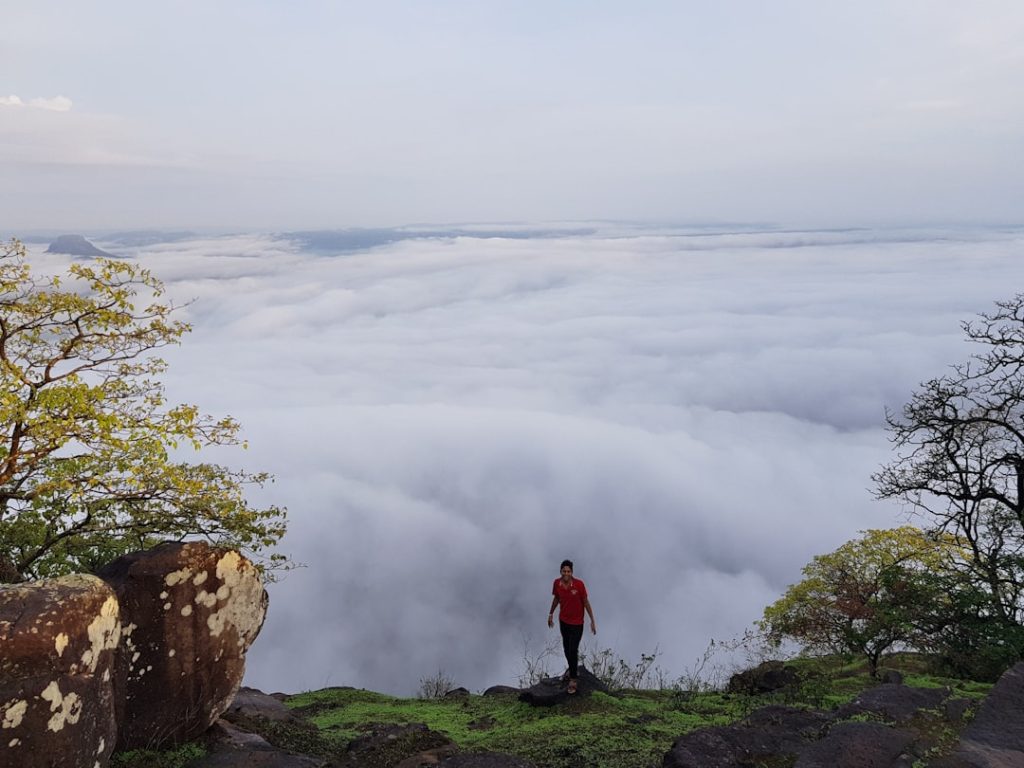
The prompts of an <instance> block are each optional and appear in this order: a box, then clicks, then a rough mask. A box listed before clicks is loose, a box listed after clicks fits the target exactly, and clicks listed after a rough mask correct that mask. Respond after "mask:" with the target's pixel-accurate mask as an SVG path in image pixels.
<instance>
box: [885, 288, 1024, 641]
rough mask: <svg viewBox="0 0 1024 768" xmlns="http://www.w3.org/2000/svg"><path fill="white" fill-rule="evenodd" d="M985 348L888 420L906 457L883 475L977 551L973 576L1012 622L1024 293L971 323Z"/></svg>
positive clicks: (1021, 511)
mask: <svg viewBox="0 0 1024 768" xmlns="http://www.w3.org/2000/svg"><path fill="white" fill-rule="evenodd" d="M962 328H963V330H964V333H965V334H966V337H967V340H968V341H970V342H972V343H973V344H977V345H980V346H981V351H979V352H977V353H976V354H973V355H971V356H970V358H969V359H968V360H967V362H965V363H962V364H959V365H955V366H953V367H952V369H951V372H949V373H947V374H946V375H945V376H941V377H938V378H935V379H932V380H930V381H927V382H925V383H924V384H922V385H921V387H920V388H919V389H918V390H917V391H916V392H914V394H913V395H912V397H911V399H910V401H909V402H908V403H907V404H906V405H905V406H904V407H903V409H902V411H901V412H899V413H889V414H888V416H887V418H888V424H889V430H890V433H891V436H892V440H893V442H894V444H895V450H896V453H897V457H896V459H895V460H894V461H892V462H891V463H890V464H888V465H887V466H885V467H883V468H882V469H881V471H879V472H878V473H877V474H876V475H875V476H874V480H875V482H876V484H877V492H878V495H879V496H880V497H882V498H898V499H901V500H903V501H905V502H907V503H908V504H909V505H910V506H911V508H912V509H914V510H916V511H918V512H920V513H923V514H924V515H925V516H927V517H929V518H931V520H932V521H933V523H934V527H935V528H936V529H938V530H941V531H944V532H947V533H949V534H952V535H953V536H955V537H956V539H957V540H958V541H960V542H962V543H963V545H964V546H965V548H966V549H967V550H968V552H969V553H970V557H969V558H968V559H967V560H966V561H965V562H964V567H965V568H966V569H967V577H968V578H969V579H970V581H971V582H972V583H974V584H975V585H976V586H977V587H978V588H980V589H982V590H984V592H985V594H987V595H988V603H989V606H988V610H989V612H990V613H991V615H992V616H994V617H996V618H998V619H999V620H1000V621H1001V622H1003V623H1009V624H1021V623H1022V619H1024V614H1022V611H1024V604H1022V597H1024V294H1019V295H1017V296H1016V297H1015V298H1013V299H1011V300H1009V301H1004V302H997V303H996V309H995V311H993V312H991V313H987V314H986V313H983V314H981V315H980V316H979V319H978V320H976V321H974V322H965V323H963V324H962Z"/></svg>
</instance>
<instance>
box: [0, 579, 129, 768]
mask: <svg viewBox="0 0 1024 768" xmlns="http://www.w3.org/2000/svg"><path fill="white" fill-rule="evenodd" d="M120 637H121V621H120V617H119V613H118V603H117V598H116V597H115V596H114V593H113V591H112V590H111V589H110V587H108V586H107V585H106V584H105V583H103V582H102V581H101V580H100V579H97V578H96V577H94V576H82V575H77V576H64V577H61V578H58V579H49V580H46V581H38V582H34V583H31V584H18V585H9V586H0V765H2V766H19V768H35V766H40V767H42V766H47V767H49V766H55V765H60V766H67V767H68V768H77V766H83V767H86V768H93V766H95V765H106V764H107V761H108V759H109V757H110V753H111V752H112V751H113V749H114V742H115V740H116V737H117V724H116V721H115V716H114V714H115V707H114V689H113V680H112V670H113V667H114V651H115V649H116V648H117V645H118V641H119V639H120Z"/></svg>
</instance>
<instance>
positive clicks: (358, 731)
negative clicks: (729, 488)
mask: <svg viewBox="0 0 1024 768" xmlns="http://www.w3.org/2000/svg"><path fill="white" fill-rule="evenodd" d="M790 664H791V665H792V666H794V667H796V669H797V670H798V672H799V682H798V683H797V684H796V685H794V686H791V687H789V688H788V689H785V690H783V691H780V692H775V693H771V694H761V695H752V694H738V693H726V692H722V691H685V690H681V689H671V690H622V691H615V692H613V693H612V694H603V693H594V694H592V695H588V696H579V697H577V698H574V699H571V700H569V701H568V702H567V703H565V704H561V705H557V706H554V707H531V706H529V705H528V704H525V703H523V702H520V701H519V700H518V699H517V697H516V696H515V695H514V694H505V695H489V696H484V695H478V694H468V695H457V696H448V697H442V698H437V699H421V698H399V697H394V696H388V695H384V694H380V693H374V692H372V691H366V690H357V689H352V688H328V689H324V690H319V691H309V692H305V693H301V694H297V695H293V696H290V697H288V699H287V700H286V702H285V703H286V704H287V706H288V707H289V708H291V709H292V711H293V712H294V713H295V714H297V715H299V716H300V717H301V720H300V721H299V722H293V723H274V722H267V721H263V720H258V721H257V720H253V721H242V722H240V725H241V726H243V727H245V728H247V729H251V730H254V731H257V732H259V733H260V734H262V735H263V736H264V737H265V738H266V739H267V740H268V741H270V742H271V743H272V744H274V745H275V746H278V747H280V748H283V749H287V750H290V751H294V752H299V753H304V754H308V755H316V756H320V757H323V758H327V759H328V760H329V761H330V762H331V764H332V765H337V766H356V765H358V766H365V767H366V768H391V767H392V766H396V765H398V764H399V763H400V762H401V761H402V760H404V759H406V758H408V757H409V756H410V755H414V754H417V753H420V752H423V751H425V750H429V749H432V748H437V747H440V746H442V745H444V744H446V743H448V742H453V743H454V745H455V748H456V749H457V750H458V751H459V752H503V753H506V754H510V755H515V756H518V757H521V758H524V759H526V760H529V761H531V762H532V763H534V764H535V765H537V766H543V767H544V768H651V767H652V766H660V765H661V764H662V760H663V758H664V756H665V753H666V752H667V751H668V750H669V748H670V747H671V746H672V743H673V742H674V741H675V740H676V739H677V738H678V737H679V736H681V735H683V734H684V733H686V732H688V731H691V730H693V729H696V728H701V727H705V726H715V725H727V724H730V723H734V722H736V721H738V720H741V719H743V718H744V717H746V716H747V715H749V714H751V713H752V712H754V711H755V710H757V709H760V708H762V707H765V706H768V705H770V704H786V705H789V706H794V707H800V708H808V709H823V710H831V709H835V708H836V707H839V706H841V705H843V704H845V703H847V702H849V701H851V700H852V699H854V698H855V697H856V696H857V695H858V694H859V693H861V692H862V691H864V690H865V689H867V688H870V687H873V686H875V685H878V681H877V680H876V679H874V678H873V677H872V676H871V674H870V669H869V665H868V664H867V663H866V662H863V661H861V662H856V663H848V662H846V661H844V660H843V659H842V658H840V657H825V658H818V659H797V660H794V661H792V662H790ZM929 665H930V662H929V660H928V659H927V658H926V657H923V656H921V655H917V654H895V655H892V656H889V657H886V658H885V659H884V660H883V663H882V668H883V669H884V670H898V671H900V672H901V673H902V674H903V676H904V682H905V684H906V685H908V686H913V687H919V688H948V689H949V690H950V691H951V693H952V694H953V695H954V696H957V697H962V698H966V699H970V700H971V701H974V702H977V701H980V700H981V699H982V698H983V697H984V696H985V694H986V693H987V692H988V690H989V689H990V687H991V685H990V684H988V683H979V682H974V681H969V680H960V679H955V678H946V677H940V676H936V675H933V674H930V673H929V672H928V670H929ZM971 716H972V712H971V710H970V709H969V711H968V713H967V715H966V717H965V718H964V721H963V723H964V724H966V723H967V722H969V720H970V718H971ZM859 717H860V716H859ZM421 726H425V728H423V727H421ZM917 727H918V728H919V729H921V730H924V731H928V732H929V733H930V736H931V737H932V740H933V742H934V747H933V748H932V750H931V755H930V757H938V756H941V755H942V754H944V752H945V751H948V750H949V749H951V748H952V747H953V746H954V745H955V744H956V741H957V739H958V738H959V735H960V730H962V728H961V729H957V728H953V727H951V726H950V723H949V721H948V720H946V719H944V718H943V717H941V716H940V715H939V714H938V713H936V716H935V719H934V721H933V722H929V721H928V719H927V717H925V719H924V720H922V722H919V723H917ZM381 734H390V737H389V738H388V737H386V738H383V739H381V738H377V740H376V746H375V747H374V748H371V749H362V750H361V749H360V745H361V744H362V743H364V742H370V741H373V739H374V737H379V736H380V735H381ZM195 756H196V753H195V751H194V748H190V749H188V750H185V751H183V752H182V759H181V760H180V761H179V762H178V764H180V765H185V764H186V763H187V762H188V761H187V759H185V758H194V757H195ZM115 764H119V765H120V766H122V767H125V768H126V767H130V768H135V767H136V766H141V765H157V764H159V765H162V766H165V768H172V767H173V766H175V765H176V762H175V760H174V758H173V755H172V754H164V755H160V756H157V755H153V754H149V755H141V754H134V755H122V756H120V757H119V759H118V762H117V763H115Z"/></svg>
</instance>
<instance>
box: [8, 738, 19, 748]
mask: <svg viewBox="0 0 1024 768" xmlns="http://www.w3.org/2000/svg"><path fill="white" fill-rule="evenodd" d="M19 744H21V739H11V740H10V741H9V742H7V746H8V747H10V748H11V749H14V748H15V747H16V746H18V745H19Z"/></svg>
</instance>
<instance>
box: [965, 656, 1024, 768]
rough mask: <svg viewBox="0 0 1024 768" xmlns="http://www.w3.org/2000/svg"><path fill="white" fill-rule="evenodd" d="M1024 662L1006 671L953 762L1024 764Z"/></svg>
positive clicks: (973, 767) (986, 767) (999, 767)
mask: <svg viewBox="0 0 1024 768" xmlns="http://www.w3.org/2000/svg"><path fill="white" fill-rule="evenodd" d="M1022 712H1024V662H1019V663H1017V664H1016V665H1015V666H1013V667H1012V668H1011V669H1009V670H1007V671H1006V672H1004V673H1003V676H1002V677H1000V678H999V681H998V682H997V683H996V684H995V686H993V688H992V690H991V691H990V692H989V694H988V696H986V697H985V700H984V701H982V702H981V706H979V707H978V713H977V714H976V715H975V716H974V720H972V721H971V723H970V725H968V726H967V729H966V730H965V731H964V735H963V738H962V739H961V741H960V746H959V748H958V749H957V750H956V752H954V754H953V755H952V759H951V760H950V761H949V763H950V765H953V764H956V765H963V766H970V768H1020V766H1024V717H1022V716H1021V713H1022Z"/></svg>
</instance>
